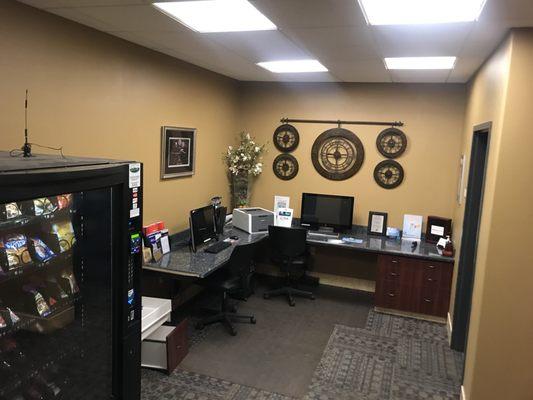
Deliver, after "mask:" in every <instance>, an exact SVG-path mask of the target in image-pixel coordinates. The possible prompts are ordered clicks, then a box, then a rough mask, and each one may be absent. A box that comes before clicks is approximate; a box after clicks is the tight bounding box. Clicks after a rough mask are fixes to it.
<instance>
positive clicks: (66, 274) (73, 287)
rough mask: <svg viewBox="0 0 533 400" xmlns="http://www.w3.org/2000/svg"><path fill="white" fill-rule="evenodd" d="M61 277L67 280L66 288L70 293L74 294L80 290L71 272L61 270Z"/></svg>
mask: <svg viewBox="0 0 533 400" xmlns="http://www.w3.org/2000/svg"><path fill="white" fill-rule="evenodd" d="M61 278H63V279H65V280H66V281H67V282H68V289H69V291H70V294H71V295H75V294H76V293H78V292H79V291H80V288H79V287H78V283H77V282H76V277H75V276H74V274H73V273H72V272H69V271H63V272H62V273H61Z"/></svg>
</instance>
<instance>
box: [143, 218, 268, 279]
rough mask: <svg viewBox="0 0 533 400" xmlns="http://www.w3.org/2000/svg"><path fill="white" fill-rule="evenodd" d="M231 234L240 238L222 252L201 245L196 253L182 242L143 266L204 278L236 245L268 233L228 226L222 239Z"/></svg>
mask: <svg viewBox="0 0 533 400" xmlns="http://www.w3.org/2000/svg"><path fill="white" fill-rule="evenodd" d="M230 236H238V237H239V240H238V241H237V242H236V243H233V244H232V246H231V247H228V248H227V249H224V250H222V251H221V252H220V253H217V254H211V253H206V252H205V251H204V249H205V248H206V247H208V246H206V245H204V246H200V247H199V248H198V249H197V251H196V253H194V252H193V251H192V250H190V249H189V246H188V245H186V244H183V243H182V244H181V245H177V246H175V247H173V249H172V251H171V252H170V253H168V254H164V255H163V257H161V259H160V260H159V261H157V262H152V263H148V264H145V265H144V266H143V268H144V269H149V270H153V271H159V272H165V273H169V274H175V275H184V276H191V277H197V278H204V277H206V276H207V275H209V274H210V273H211V272H214V271H215V270H217V269H218V268H219V267H221V266H222V265H224V264H225V263H227V262H228V260H229V258H230V256H231V253H232V252H233V247H234V246H236V245H237V244H240V243H253V242H259V241H261V240H263V239H265V238H266V237H267V236H268V234H267V233H259V234H254V235H250V234H248V233H246V232H244V231H241V230H240V229H237V228H233V227H232V226H226V228H225V229H224V235H223V238H221V240H224V239H227V238H229V237H230Z"/></svg>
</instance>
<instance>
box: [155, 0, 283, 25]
mask: <svg viewBox="0 0 533 400" xmlns="http://www.w3.org/2000/svg"><path fill="white" fill-rule="evenodd" d="M153 4H154V6H155V7H157V8H158V9H159V10H161V11H163V12H164V13H165V14H167V15H169V16H170V17H172V18H174V19H176V20H178V21H179V22H181V23H182V24H184V25H186V26H188V27H189V28H191V29H193V30H195V31H197V32H201V33H212V32H244V31H267V30H275V29H277V27H276V25H274V24H273V23H272V22H271V21H270V20H269V19H268V18H267V17H265V16H264V15H263V14H261V13H260V12H259V11H258V10H257V8H255V7H254V6H253V5H251V4H250V3H249V2H248V1H247V0H200V1H172V2H158V3H153Z"/></svg>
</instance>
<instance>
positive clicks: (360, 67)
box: [328, 59, 391, 82]
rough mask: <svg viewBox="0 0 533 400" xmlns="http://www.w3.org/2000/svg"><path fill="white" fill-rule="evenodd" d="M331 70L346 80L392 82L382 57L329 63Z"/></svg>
mask: <svg viewBox="0 0 533 400" xmlns="http://www.w3.org/2000/svg"><path fill="white" fill-rule="evenodd" d="M328 68H329V69H330V71H331V72H332V73H333V74H334V75H335V76H336V77H338V78H339V79H340V80H342V81H345V82H391V77H390V75H389V72H388V71H387V69H386V68H385V65H384V64H383V61H382V60H381V59H374V60H364V61H357V62H335V61H333V62H332V63H331V64H328Z"/></svg>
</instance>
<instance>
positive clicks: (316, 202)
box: [300, 193, 354, 230]
mask: <svg viewBox="0 0 533 400" xmlns="http://www.w3.org/2000/svg"><path fill="white" fill-rule="evenodd" d="M353 205H354V198H353V197H349V196H334V195H328V194H315V193H303V194H302V212H301V219H300V223H301V225H303V226H309V227H311V228H314V229H316V228H318V227H321V226H323V227H331V228H334V229H335V230H345V229H351V227H352V219H353Z"/></svg>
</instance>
